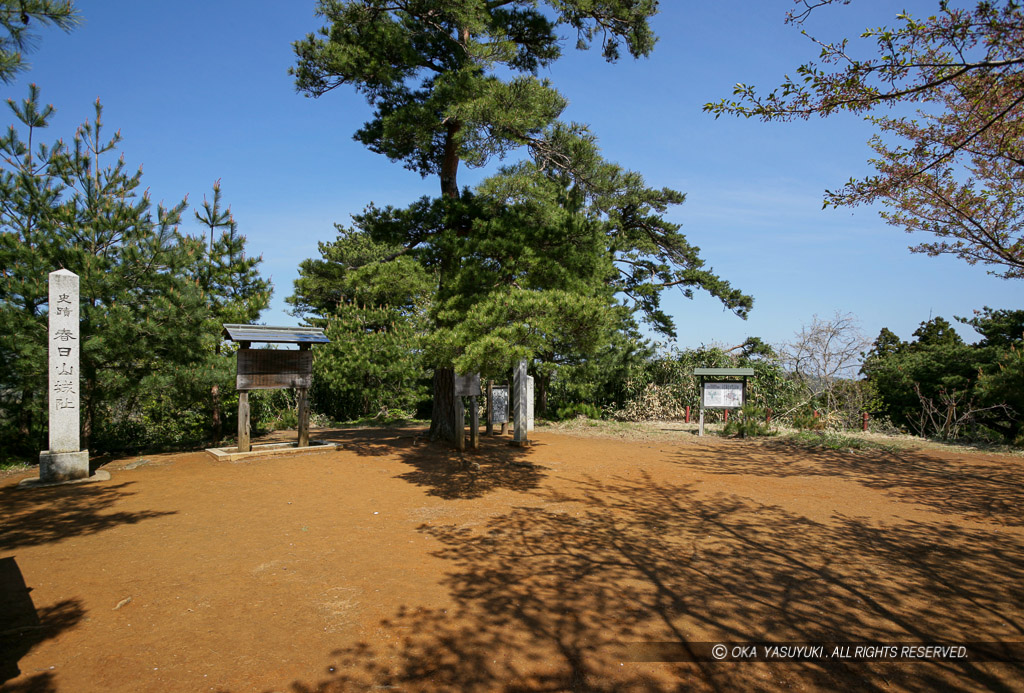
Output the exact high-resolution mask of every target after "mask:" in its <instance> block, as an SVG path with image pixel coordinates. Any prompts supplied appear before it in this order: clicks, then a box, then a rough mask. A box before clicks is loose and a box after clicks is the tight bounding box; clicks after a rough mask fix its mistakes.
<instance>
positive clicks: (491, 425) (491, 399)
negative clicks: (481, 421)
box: [484, 380, 494, 436]
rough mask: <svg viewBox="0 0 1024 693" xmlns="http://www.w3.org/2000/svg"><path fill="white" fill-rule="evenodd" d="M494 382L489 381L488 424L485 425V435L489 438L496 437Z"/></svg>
mask: <svg viewBox="0 0 1024 693" xmlns="http://www.w3.org/2000/svg"><path fill="white" fill-rule="evenodd" d="M493 418H494V381H493V380H488V381H487V422H486V423H485V426H486V428H485V429H484V430H485V434H486V435H489V436H493V435H494V421H492V420H491V419H493Z"/></svg>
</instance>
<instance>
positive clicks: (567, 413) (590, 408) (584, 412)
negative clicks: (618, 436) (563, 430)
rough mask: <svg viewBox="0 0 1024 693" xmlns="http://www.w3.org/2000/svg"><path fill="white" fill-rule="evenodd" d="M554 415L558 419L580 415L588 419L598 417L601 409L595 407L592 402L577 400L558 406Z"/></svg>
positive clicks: (573, 417)
mask: <svg viewBox="0 0 1024 693" xmlns="http://www.w3.org/2000/svg"><path fill="white" fill-rule="evenodd" d="M555 416H556V417H557V418H558V420H559V421H565V420H567V419H575V418H578V417H580V416H582V417H585V418H588V419H600V418H601V410H600V409H598V408H597V407H595V406H594V405H593V404H587V403H586V402H579V403H576V404H569V405H566V406H564V407H559V408H558V411H557V412H555Z"/></svg>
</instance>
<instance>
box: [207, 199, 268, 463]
mask: <svg viewBox="0 0 1024 693" xmlns="http://www.w3.org/2000/svg"><path fill="white" fill-rule="evenodd" d="M195 218H196V221H198V222H199V223H200V224H202V225H203V226H206V227H207V229H208V230H209V234H210V239H209V245H208V246H207V250H206V252H205V253H203V254H201V257H202V262H201V263H199V264H197V265H196V266H195V268H194V269H193V276H194V279H195V280H196V281H197V282H198V283H199V286H200V287H201V288H202V291H203V295H204V296H205V297H206V300H207V304H208V307H209V309H210V324H209V325H207V326H206V328H205V330H204V332H205V334H207V335H208V336H209V337H210V340H211V341H212V342H213V347H212V350H213V358H212V359H211V360H210V363H209V366H208V371H209V373H210V377H211V379H212V384H211V385H210V386H209V387H210V403H211V407H212V414H211V435H212V438H213V442H214V444H215V445H216V444H218V443H219V442H220V439H221V436H222V434H223V421H222V418H223V417H222V414H221V394H220V393H221V388H222V387H226V388H227V389H228V391H230V390H231V388H230V387H228V386H229V385H230V383H231V380H232V374H233V371H234V369H233V359H232V358H231V357H232V356H233V354H234V351H233V350H232V349H231V348H230V346H228V345H226V344H225V342H224V340H223V339H222V338H221V331H222V329H223V325H224V324H231V323H235V324H249V323H252V322H255V321H256V320H257V319H258V318H259V316H260V313H261V312H263V311H264V310H265V309H266V308H267V306H269V305H270V296H271V293H272V288H271V285H270V282H269V281H268V280H266V279H264V278H262V277H261V276H260V274H259V270H258V269H257V268H258V266H259V264H260V263H261V262H262V261H263V258H262V256H254V257H246V254H245V236H241V235H239V233H238V224H237V223H236V222H235V218H234V216H233V215H232V214H231V208H230V207H228V208H226V209H221V189H220V181H219V180H218V181H216V182H215V183H214V184H213V198H212V199H210V200H208V199H207V198H206V197H204V198H203V205H202V209H201V210H199V209H197V210H195ZM218 230H220V234H219V235H218V234H217V231H218ZM204 240H205V239H204ZM208 351H209V349H208Z"/></svg>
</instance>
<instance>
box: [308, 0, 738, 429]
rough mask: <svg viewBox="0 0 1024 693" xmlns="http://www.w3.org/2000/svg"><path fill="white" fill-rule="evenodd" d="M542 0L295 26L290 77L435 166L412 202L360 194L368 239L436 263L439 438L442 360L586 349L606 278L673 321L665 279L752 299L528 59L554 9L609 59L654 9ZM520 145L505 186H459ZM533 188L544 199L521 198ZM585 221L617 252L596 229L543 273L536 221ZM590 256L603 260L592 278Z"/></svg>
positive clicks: (493, 360)
mask: <svg viewBox="0 0 1024 693" xmlns="http://www.w3.org/2000/svg"><path fill="white" fill-rule="evenodd" d="M544 4H545V5H547V7H548V9H549V10H550V11H549V12H547V13H545V12H544V11H543V10H542V9H541V8H540V6H539V4H538V3H537V2H534V1H533V0H509V1H508V2H497V3H481V2H478V1H476V0H455V1H446V2H441V1H440V0H423V1H421V2H415V3H402V4H398V5H395V4H393V3H386V2H382V1H381V0H352V1H347V2H344V1H341V0H322V1H321V2H320V3H319V5H318V13H319V14H320V15H322V16H323V17H325V18H326V19H327V22H328V24H327V25H326V26H325V27H324V28H323V29H322V30H321V31H320V33H319V35H312V34H311V35H309V36H308V37H307V38H306V39H305V40H304V41H300V42H297V43H296V44H295V51H296V54H297V56H298V63H297V65H296V67H295V68H293V74H294V75H295V77H296V85H297V87H298V89H299V91H301V92H304V93H305V94H306V95H308V96H321V95H323V94H325V93H327V92H328V91H330V90H332V89H334V88H336V87H338V86H341V85H346V84H348V85H352V86H353V87H354V88H356V89H357V90H359V91H361V92H362V93H363V94H365V96H366V98H367V100H368V101H369V103H370V104H371V106H373V108H374V113H373V116H372V117H371V119H370V121H369V122H367V123H366V124H365V125H364V126H363V128H362V129H360V130H359V131H358V132H357V133H356V139H358V140H359V141H361V142H363V143H364V144H366V145H367V146H368V147H369V148H370V149H371V150H372V151H375V152H378V153H381V154H384V155H386V156H388V157H389V158H390V159H391V160H393V161H398V162H401V163H402V164H403V165H404V166H405V167H406V168H408V169H410V170H413V171H416V172H418V173H420V174H421V175H422V176H437V177H438V179H439V182H440V192H441V197H440V198H439V199H437V200H427V199H424V200H420V201H419V202H417V203H415V204H413V205H412V206H410V207H409V208H408V209H405V210H398V209H394V208H386V209H383V210H378V209H376V208H373V207H371V208H370V209H369V210H368V211H367V214H366V217H367V219H368V220H369V221H371V222H372V223H370V224H369V225H368V228H369V229H370V232H371V237H372V240H373V241H374V242H376V243H382V244H384V245H386V246H388V247H391V248H394V252H393V254H392V256H391V257H392V258H397V257H400V256H403V255H412V256H414V257H416V258H417V259H418V260H419V261H420V262H421V263H422V264H423V265H424V266H425V267H428V268H431V269H432V270H434V271H435V272H436V273H437V296H436V301H435V302H434V306H435V310H434V311H433V312H432V319H433V323H434V324H433V328H434V329H433V330H432V338H431V340H429V342H428V343H427V344H426V351H425V355H426V358H427V365H432V366H434V367H435V380H434V387H433V390H434V415H433V417H432V421H431V434H432V436H433V437H435V438H444V439H449V440H454V438H455V436H456V435H458V433H457V431H458V430H460V427H459V426H458V422H457V421H456V420H455V412H456V411H457V409H456V407H455V406H454V400H453V397H452V394H451V393H452V378H453V372H454V371H453V366H456V367H458V368H461V369H464V370H480V371H482V372H484V373H488V372H493V371H495V370H496V369H499V368H500V367H502V364H504V365H505V366H504V367H507V365H508V364H509V363H511V359H515V358H518V357H520V356H526V355H533V354H538V353H541V354H543V353H547V354H548V355H549V357H550V358H552V359H554V358H556V356H555V354H556V353H557V352H559V351H561V350H565V349H567V348H568V347H567V346H566V344H567V343H568V342H572V343H574V345H575V346H574V348H577V347H578V348H581V349H583V351H586V350H587V349H593V348H594V346H596V344H597V343H598V342H599V341H600V336H601V335H607V332H608V328H607V325H608V320H607V314H606V312H605V311H606V309H607V308H608V307H609V306H610V305H612V303H613V302H614V300H613V298H612V296H613V294H614V288H615V286H614V285H615V282H616V281H618V282H620V284H619V290H621V291H623V292H627V293H628V295H630V296H631V300H632V301H634V302H635V303H636V304H638V305H639V306H640V307H641V308H642V310H644V311H645V314H646V315H647V316H649V317H651V318H652V319H653V320H654V321H655V322H656V323H659V324H660V325H661V326H662V327H664V328H666V329H669V330H671V322H670V321H669V320H668V319H667V316H665V315H664V314H663V313H660V311H659V309H658V303H657V296H658V295H659V292H660V290H661V289H663V288H665V287H667V286H679V287H683V289H684V291H686V292H690V291H692V290H693V288H695V287H700V288H707V289H709V290H711V291H712V293H715V294H716V295H718V296H719V297H720V298H722V299H723V301H725V302H726V304H727V305H729V306H730V307H732V308H734V309H736V310H737V311H738V312H741V313H742V312H745V310H746V309H747V308H749V304H750V299H749V298H747V297H745V296H743V295H742V294H741V293H740V292H738V291H734V290H733V289H731V287H729V286H728V285H727V284H726V283H724V282H721V280H719V279H718V278H717V277H715V276H714V275H713V273H711V272H710V271H707V270H703V269H702V268H701V266H700V265H701V264H702V263H700V262H699V259H698V258H697V255H696V253H697V249H696V248H692V247H691V246H689V245H688V244H686V243H685V239H684V238H683V237H682V235H681V234H678V233H677V232H676V228H675V227H671V226H670V225H667V224H666V223H665V222H664V220H663V219H662V218H661V214H662V213H663V212H664V211H665V209H666V208H667V206H668V205H671V204H676V203H678V202H681V201H682V196H681V195H680V194H679V193H677V192H675V191H670V190H660V191H659V190H652V189H649V188H647V187H646V186H645V185H644V184H643V181H642V179H641V178H640V177H639V176H637V175H636V174H632V173H629V172H626V171H622V170H621V169H618V167H615V166H612V165H610V164H607V163H606V162H604V161H603V160H602V159H601V157H600V154H599V152H598V150H597V147H596V145H595V144H594V140H593V138H592V137H591V136H590V135H589V133H588V132H587V131H586V128H584V127H582V126H579V125H575V124H573V125H565V124H562V123H560V122H558V118H559V116H560V114H561V112H562V110H563V109H564V107H565V100H564V98H563V97H562V96H561V95H560V94H559V93H558V92H557V91H556V90H555V89H554V88H553V87H552V86H551V84H550V83H549V82H548V81H547V80H542V79H539V78H538V77H537V73H538V71H539V70H540V69H541V68H543V67H546V66H548V65H550V64H551V63H552V62H553V61H554V60H556V59H557V58H558V57H559V55H560V53H561V48H560V45H559V36H558V31H559V30H560V27H563V26H567V27H570V28H572V29H575V30H576V32H577V35H578V46H579V47H581V48H585V47H587V46H588V45H589V44H590V43H591V41H592V40H593V39H594V38H595V37H596V36H598V35H600V36H601V41H602V47H603V54H604V56H605V58H606V59H607V60H609V61H614V60H615V59H617V58H618V56H619V49H620V47H622V46H624V47H625V48H626V49H627V50H628V52H629V53H630V54H632V55H633V56H635V57H639V56H643V55H647V54H648V53H649V52H650V50H651V49H652V48H653V46H654V41H655V39H654V36H653V34H652V32H651V30H650V27H649V25H648V19H649V18H650V17H651V16H652V15H653V14H654V13H655V12H656V10H657V3H656V2H654V1H653V0H597V1H592V0H586V1H584V0H569V1H566V0H549V1H548V2H545V3H544ZM506 75H510V77H508V78H507V79H506V78H505V76H506ZM517 147H526V148H528V149H529V151H530V153H531V155H532V157H533V160H534V163H533V164H531V165H524V166H523V167H519V168H517V169H510V170H509V171H507V172H506V173H505V175H504V180H503V181H501V182H498V183H496V184H495V185H494V186H492V190H506V191H512V192H511V193H510V195H507V196H505V197H504V198H502V196H501V195H497V196H496V195H494V194H493V193H492V190H485V191H484V193H483V194H482V195H479V196H478V195H473V194H469V193H466V192H460V189H459V186H458V183H457V173H458V168H459V165H460V163H462V162H465V163H466V164H467V165H469V166H482V165H484V164H485V163H487V162H488V161H490V160H491V159H493V158H495V157H503V156H504V155H505V154H507V153H508V152H509V151H511V150H512V149H515V148H517ZM531 167H532V168H531ZM569 182H571V184H569ZM535 183H543V185H544V187H545V189H544V190H540V189H538V188H536V187H534V186H533V184H535ZM573 188H575V190H573ZM502 195H504V193H502ZM534 195H536V196H538V198H539V200H538V201H535V202H530V201H529V199H528V198H530V197H531V196H534ZM479 198H483V199H479ZM487 198H491V199H492V200H498V202H499V206H501V205H505V206H508V202H509V200H514V202H515V203H516V205H513V206H514V207H515V209H513V210H511V211H505V210H500V209H499V210H495V209H494V208H493V204H492V205H489V204H488V199H487ZM531 206H532V208H531ZM559 209H562V210H564V211H565V213H567V214H569V216H570V217H571V218H572V219H573V220H574V221H573V223H576V222H580V225H579V226H577V227H570V226H567V225H566V223H565V221H564V219H559V218H557V213H556V214H555V216H545V215H549V214H550V213H553V212H555V210H559ZM537 212H539V213H540V214H541V216H542V217H545V218H543V221H542V223H541V225H540V227H539V228H528V227H526V226H517V225H516V224H514V223H509V219H510V215H512V216H514V215H518V214H527V215H531V214H536V213H537ZM587 225H591V232H593V231H594V230H596V229H598V228H601V227H604V228H601V230H603V231H608V230H609V228H610V229H612V230H613V231H614V234H615V239H614V241H613V246H612V247H611V248H610V252H608V251H609V248H608V247H607V244H605V243H602V244H596V245H595V244H594V243H590V244H589V245H584V246H581V247H579V250H578V252H577V253H576V255H577V257H572V258H568V259H569V261H570V264H572V265H574V266H578V265H579V264H580V263H581V262H582V263H583V264H586V263H587V262H589V263H590V264H591V265H593V267H591V268H588V269H587V271H586V272H585V273H584V276H585V277H586V279H585V280H584V282H583V283H582V284H581V283H579V282H576V283H573V282H572V281H569V279H568V278H569V277H570V276H571V275H572V272H568V271H567V272H562V273H561V274H560V275H559V276H560V277H561V280H562V282H563V285H557V284H558V283H557V282H555V281H552V280H551V277H549V281H547V282H544V281H541V276H542V275H543V270H542V264H543V263H540V262H536V261H535V260H536V258H537V257H541V256H543V255H544V253H546V252H547V251H548V250H550V247H549V246H550V244H549V245H545V242H546V241H550V240H551V238H550V236H549V237H548V238H545V237H544V234H552V233H553V234H565V233H577V232H578V233H583V234H584V235H585V234H586V233H588V231H587ZM592 235H593V234H592ZM560 243H561V247H562V248H563V249H567V248H571V246H572V244H571V243H567V242H565V240H564V239H563V240H562V241H560ZM598 253H603V254H598ZM588 254H589V256H588ZM602 263H604V264H603V265H602ZM526 266H529V267H528V269H525V270H524V269H523V268H524V267H526ZM598 267H601V269H602V271H605V272H606V274H605V275H604V276H602V277H601V279H600V280H598V281H594V280H593V277H594V276H595V275H594V271H595V269H596V268H598ZM612 268H614V271H612ZM549 269H550V263H549ZM521 271H526V272H527V274H529V275H530V279H529V281H524V280H523V278H522V277H520V276H519V274H520V272H521ZM556 274H557V273H556ZM553 276H555V275H552V277H553ZM613 276H618V278H619V279H618V280H615V279H612V278H611V277H613ZM567 340H568V341H567ZM559 343H561V344H559Z"/></svg>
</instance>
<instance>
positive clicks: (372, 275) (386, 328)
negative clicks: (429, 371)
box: [287, 216, 437, 420]
mask: <svg viewBox="0 0 1024 693" xmlns="http://www.w3.org/2000/svg"><path fill="white" fill-rule="evenodd" d="M368 221H369V220H368V219H367V217H359V216H357V217H356V218H355V225H354V226H353V227H351V228H344V227H341V226H338V238H337V239H336V240H335V241H333V242H330V243H325V242H321V243H320V244H319V246H320V253H321V259H310V260H304V261H303V262H302V263H301V265H300V266H299V278H298V279H297V280H296V281H295V293H294V295H292V296H291V297H289V298H288V299H287V300H288V302H289V303H291V304H292V305H293V306H294V309H293V312H294V314H295V315H297V316H299V317H300V318H302V319H304V320H306V321H308V322H309V323H311V324H313V325H316V326H318V327H323V328H324V330H325V332H326V334H327V336H328V337H330V339H331V343H330V344H325V345H323V346H322V347H320V348H318V349H317V351H316V355H315V358H314V361H313V370H314V378H313V383H314V385H313V390H312V392H311V393H310V396H311V400H312V404H313V406H314V408H316V410H317V411H319V412H322V413H324V414H327V415H328V416H330V417H332V418H333V419H336V420H348V419H355V418H360V417H364V416H373V415H376V414H380V413H390V412H392V411H393V410H398V411H400V412H404V413H410V414H411V413H415V412H416V410H417V409H418V407H419V404H420V403H421V402H422V400H423V399H424V397H425V395H426V392H425V388H424V385H423V375H422V373H423V364H422V358H421V346H422V345H421V340H422V338H423V333H424V330H425V329H426V325H427V309H428V306H429V302H430V300H431V298H432V296H433V294H434V292H435V291H436V284H437V282H436V277H435V276H434V273H433V272H431V271H429V270H428V269H426V268H424V267H423V266H422V265H421V264H420V263H418V262H416V261H415V260H414V259H413V258H412V257H410V256H402V257H399V258H397V259H395V260H393V261H388V260H387V258H388V257H389V256H391V255H393V254H394V253H395V251H396V249H395V248H394V247H393V246H388V245H386V244H382V243H377V242H374V241H373V240H372V239H371V238H370V235H369V234H368V233H367V232H366V230H365V228H364V226H365V224H367V223H368Z"/></svg>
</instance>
